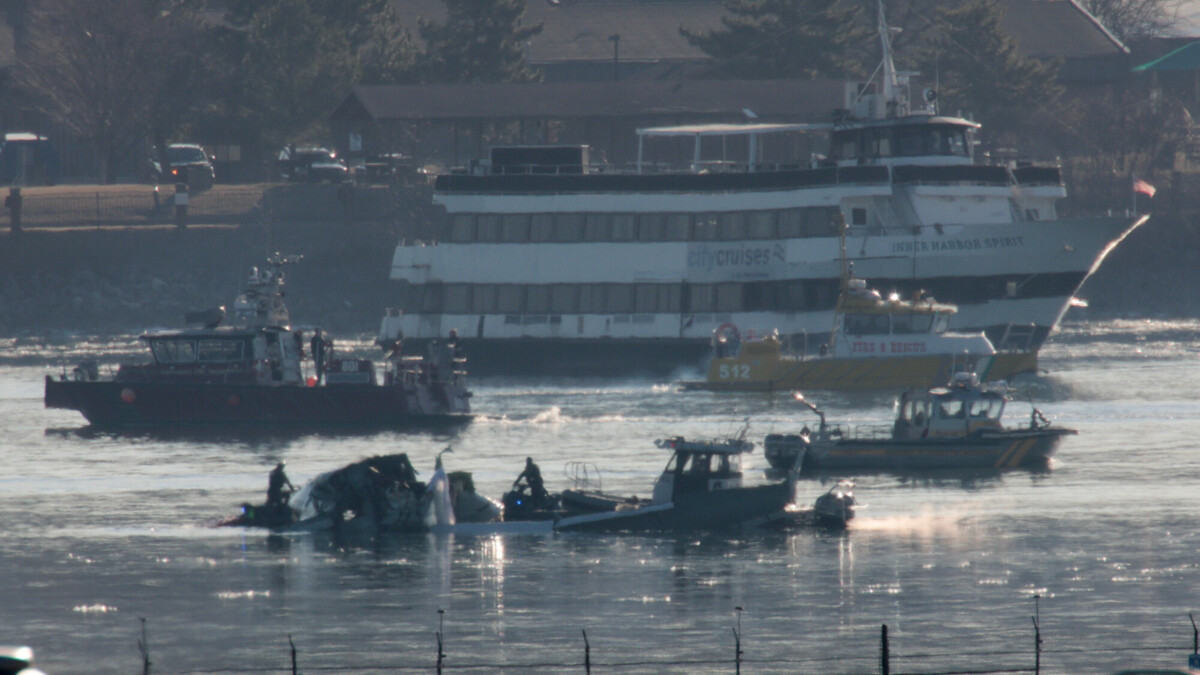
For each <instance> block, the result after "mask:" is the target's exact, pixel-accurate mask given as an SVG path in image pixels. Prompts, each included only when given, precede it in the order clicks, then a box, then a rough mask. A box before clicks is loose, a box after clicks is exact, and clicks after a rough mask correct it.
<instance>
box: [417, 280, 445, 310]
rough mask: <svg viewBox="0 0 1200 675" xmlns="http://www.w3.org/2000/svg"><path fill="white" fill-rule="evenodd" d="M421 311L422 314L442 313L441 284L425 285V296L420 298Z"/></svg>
mask: <svg viewBox="0 0 1200 675" xmlns="http://www.w3.org/2000/svg"><path fill="white" fill-rule="evenodd" d="M421 311H424V312H440V311H442V285H441V284H426V285H425V295H424V297H422V298H421Z"/></svg>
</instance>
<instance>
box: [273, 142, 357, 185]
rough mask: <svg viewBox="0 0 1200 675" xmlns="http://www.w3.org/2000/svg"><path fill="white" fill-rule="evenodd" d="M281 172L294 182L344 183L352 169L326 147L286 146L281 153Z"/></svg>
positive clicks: (282, 175) (281, 175)
mask: <svg viewBox="0 0 1200 675" xmlns="http://www.w3.org/2000/svg"><path fill="white" fill-rule="evenodd" d="M279 174H280V177H282V178H283V179H284V180H286V181H289V182H292V183H322V182H325V181H328V182H330V183H343V182H345V181H347V180H348V179H349V178H350V170H349V169H347V168H346V165H345V164H344V163H343V162H342V160H340V159H338V158H337V155H336V154H335V153H334V152H333V151H332V150H328V149H326V148H293V147H287V148H284V149H283V151H282V152H280V153H279Z"/></svg>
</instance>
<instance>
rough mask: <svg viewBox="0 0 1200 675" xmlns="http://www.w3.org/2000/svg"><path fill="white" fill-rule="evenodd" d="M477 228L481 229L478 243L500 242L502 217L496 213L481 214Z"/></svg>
mask: <svg viewBox="0 0 1200 675" xmlns="http://www.w3.org/2000/svg"><path fill="white" fill-rule="evenodd" d="M477 226H478V228H479V236H478V237H477V240H478V241H483V242H496V241H500V216H498V215H496V214H494V213H481V214H479V220H478V221H477Z"/></svg>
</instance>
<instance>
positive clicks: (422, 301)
mask: <svg viewBox="0 0 1200 675" xmlns="http://www.w3.org/2000/svg"><path fill="white" fill-rule="evenodd" d="M406 286H407V289H406V291H404V292H403V293H402V298H401V307H402V309H403V310H404V311H406V312H410V313H446V314H652V313H669V314H680V313H694V312H744V311H819V310H829V309H833V306H834V303H835V300H836V297H837V282H835V281H833V280H811V281H801V280H791V281H762V282H751V283H736V282H733V283H718V284H682V283H671V284H649V283H646V284H549V285H534V284H426V285H419V286H417V285H406Z"/></svg>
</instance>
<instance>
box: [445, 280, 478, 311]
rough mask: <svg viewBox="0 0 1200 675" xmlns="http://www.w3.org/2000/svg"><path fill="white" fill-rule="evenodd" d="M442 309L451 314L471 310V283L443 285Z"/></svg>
mask: <svg viewBox="0 0 1200 675" xmlns="http://www.w3.org/2000/svg"><path fill="white" fill-rule="evenodd" d="M442 311H443V312H447V313H449V314H466V313H467V312H469V311H471V285H470V284H445V285H444V286H442Z"/></svg>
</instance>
